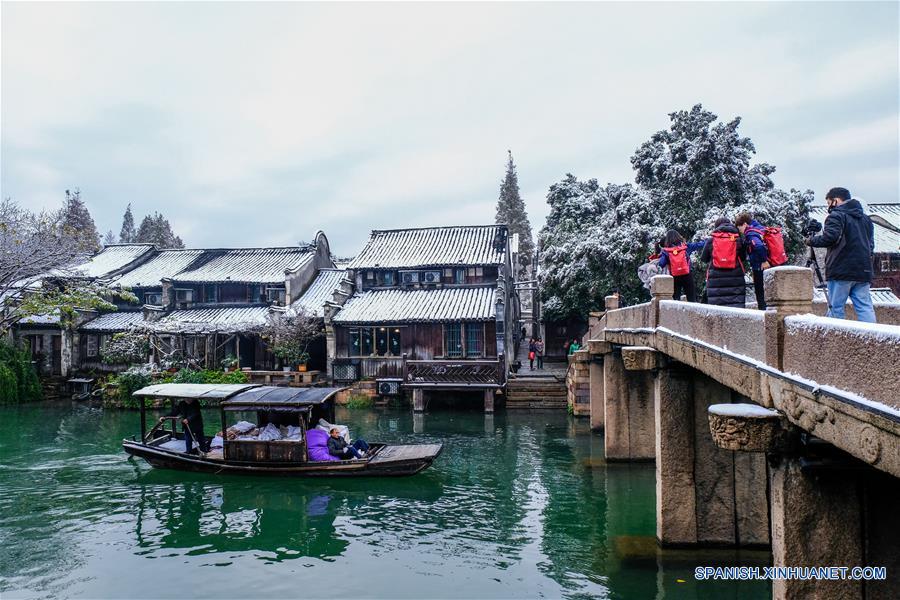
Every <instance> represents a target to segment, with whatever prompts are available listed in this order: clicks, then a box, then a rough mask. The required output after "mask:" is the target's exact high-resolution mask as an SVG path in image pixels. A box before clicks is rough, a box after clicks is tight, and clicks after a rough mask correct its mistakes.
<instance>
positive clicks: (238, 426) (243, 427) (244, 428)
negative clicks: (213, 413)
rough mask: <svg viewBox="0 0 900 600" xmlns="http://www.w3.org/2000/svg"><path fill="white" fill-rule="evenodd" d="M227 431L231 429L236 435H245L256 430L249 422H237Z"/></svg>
mask: <svg viewBox="0 0 900 600" xmlns="http://www.w3.org/2000/svg"><path fill="white" fill-rule="evenodd" d="M228 429H233V430H235V431H237V432H238V433H247V432H248V431H250V430H251V429H256V425H254V424H253V423H251V422H250V421H238V422H237V423H235V424H234V425H232V426H231V427H229V428H228Z"/></svg>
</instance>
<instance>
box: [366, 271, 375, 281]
mask: <svg viewBox="0 0 900 600" xmlns="http://www.w3.org/2000/svg"><path fill="white" fill-rule="evenodd" d="M366 279H368V280H374V279H375V271H366Z"/></svg>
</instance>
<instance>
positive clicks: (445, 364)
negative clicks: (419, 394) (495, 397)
mask: <svg viewBox="0 0 900 600" xmlns="http://www.w3.org/2000/svg"><path fill="white" fill-rule="evenodd" d="M403 383H404V385H406V386H408V387H416V386H420V387H478V388H486V387H502V386H503V385H504V384H505V383H506V361H505V360H504V357H503V355H502V354H501V355H500V356H499V357H497V359H494V360H407V361H406V365H405V371H404V376H403Z"/></svg>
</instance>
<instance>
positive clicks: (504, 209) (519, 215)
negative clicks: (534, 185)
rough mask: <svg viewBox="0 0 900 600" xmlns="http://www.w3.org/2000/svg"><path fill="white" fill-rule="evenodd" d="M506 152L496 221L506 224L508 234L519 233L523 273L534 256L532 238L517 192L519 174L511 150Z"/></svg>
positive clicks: (520, 261) (525, 213)
mask: <svg viewBox="0 0 900 600" xmlns="http://www.w3.org/2000/svg"><path fill="white" fill-rule="evenodd" d="M507 152H508V153H509V158H508V160H507V163H506V176H505V177H504V178H503V182H502V183H501V184H500V198H499V199H498V200H497V220H496V223H498V224H506V225H508V226H509V233H510V235H512V234H514V233H518V234H519V264H520V268H519V272H520V273H524V272H525V270H526V269H527V268H528V266H529V265H531V260H532V257H533V256H534V238H532V236H531V223H530V222H529V221H528V213H527V212H526V211H525V202H524V201H523V200H522V196H521V195H520V194H519V176H518V175H517V174H516V165H515V163H514V162H513V157H512V151H511V150H507Z"/></svg>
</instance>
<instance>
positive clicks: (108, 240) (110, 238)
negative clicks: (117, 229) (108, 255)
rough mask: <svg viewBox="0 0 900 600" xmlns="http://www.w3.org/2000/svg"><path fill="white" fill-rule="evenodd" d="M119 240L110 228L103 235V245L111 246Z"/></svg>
mask: <svg viewBox="0 0 900 600" xmlns="http://www.w3.org/2000/svg"><path fill="white" fill-rule="evenodd" d="M118 243H119V240H118V238H116V234H114V233H113V230H112V229H109V230H108V231H107V232H106V234H105V235H104V236H103V245H104V246H111V245H113V244H118Z"/></svg>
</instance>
